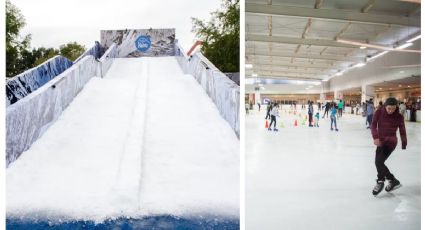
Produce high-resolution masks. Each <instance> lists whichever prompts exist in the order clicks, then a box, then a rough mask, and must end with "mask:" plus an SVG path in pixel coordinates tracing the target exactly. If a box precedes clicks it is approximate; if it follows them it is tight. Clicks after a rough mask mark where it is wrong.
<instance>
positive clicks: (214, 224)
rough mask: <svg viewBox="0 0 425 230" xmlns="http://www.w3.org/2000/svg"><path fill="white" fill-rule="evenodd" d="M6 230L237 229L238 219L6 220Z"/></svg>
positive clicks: (155, 217) (172, 217) (164, 217)
mask: <svg viewBox="0 0 425 230" xmlns="http://www.w3.org/2000/svg"><path fill="white" fill-rule="evenodd" d="M6 229H7V230H15V229H18V230H21V229H25V230H27V229H31V230H41V229H60V230H71V229H121V230H132V229H181V230H183V229H228V230H233V229H235V230H236V229H239V219H223V218H202V217H197V218H179V217H175V216H169V215H167V216H149V217H144V218H142V219H131V218H130V219H127V218H120V219H116V220H106V221H105V222H103V223H98V224H95V223H94V222H93V221H74V222H66V223H52V222H50V221H37V220H20V219H6Z"/></svg>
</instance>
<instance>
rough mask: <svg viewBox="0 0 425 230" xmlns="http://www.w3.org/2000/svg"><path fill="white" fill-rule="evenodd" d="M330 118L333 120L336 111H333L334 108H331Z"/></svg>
mask: <svg viewBox="0 0 425 230" xmlns="http://www.w3.org/2000/svg"><path fill="white" fill-rule="evenodd" d="M331 117H333V118H335V117H336V109H335V107H333V108H332V109H331Z"/></svg>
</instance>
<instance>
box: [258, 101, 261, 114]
mask: <svg viewBox="0 0 425 230" xmlns="http://www.w3.org/2000/svg"><path fill="white" fill-rule="evenodd" d="M257 105H258V112H260V109H261V104H260V102H258V103H257Z"/></svg>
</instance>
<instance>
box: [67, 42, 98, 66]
mask: <svg viewBox="0 0 425 230" xmlns="http://www.w3.org/2000/svg"><path fill="white" fill-rule="evenodd" d="M103 53H104V49H103V47H102V46H101V45H100V43H99V42H98V41H95V45H94V46H92V47H91V48H90V49H87V50H86V51H85V52H84V53H83V54H81V55H80V56H79V57H78V58H77V59H75V61H74V63H77V62H79V61H80V60H81V59H83V58H84V57H85V56H89V55H92V56H94V57H95V58H97V59H99V58H100V57H101V56H102V55H103Z"/></svg>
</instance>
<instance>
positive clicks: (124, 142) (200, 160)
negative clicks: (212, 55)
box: [6, 57, 239, 223]
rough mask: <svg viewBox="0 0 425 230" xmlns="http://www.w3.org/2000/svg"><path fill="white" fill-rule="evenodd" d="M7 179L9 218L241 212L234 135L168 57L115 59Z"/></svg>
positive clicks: (235, 215) (8, 172)
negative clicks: (106, 71) (103, 74)
mask: <svg viewBox="0 0 425 230" xmlns="http://www.w3.org/2000/svg"><path fill="white" fill-rule="evenodd" d="M6 179H7V187H6V192H7V209H6V211H7V217H8V218H18V219H19V218H27V219H36V220H37V219H39V220H44V219H48V220H52V221H53V222H55V221H60V222H61V221H69V220H83V221H84V220H90V221H95V222H102V221H104V220H105V219H111V218H112V219H114V218H121V217H124V218H142V217H144V216H155V215H170V216H178V217H190V216H195V217H200V216H201V217H202V216H207V215H211V216H215V217H217V218H219V217H224V218H228V219H235V220H237V223H238V219H239V140H238V138H237V137H236V135H235V133H234V132H233V130H232V129H231V127H230V126H229V125H228V124H227V123H226V121H225V120H224V119H222V118H221V116H220V114H219V111H218V110H217V108H216V106H215V105H214V103H213V102H212V101H211V99H210V98H209V97H208V96H207V94H206V93H205V92H204V90H203V89H202V87H201V86H200V85H199V84H198V83H197V82H196V80H195V79H194V78H193V77H192V76H190V75H184V74H183V72H182V70H181V68H180V66H179V65H178V63H177V60H176V59H175V57H160V58H158V57H156V58H125V59H115V60H114V63H113V65H112V66H111V69H110V70H109V72H108V73H107V75H106V76H105V78H103V79H100V78H92V80H90V82H88V83H87V85H86V86H85V88H84V89H83V90H82V92H81V93H80V94H79V95H78V96H77V97H76V98H75V99H74V101H73V102H72V103H71V104H70V106H69V107H68V108H67V109H66V110H65V111H64V112H63V114H62V115H61V117H60V118H59V120H58V121H57V122H56V123H55V124H53V125H52V126H51V127H50V128H49V129H48V130H47V131H46V133H44V135H43V136H42V137H41V138H40V139H39V140H37V141H36V142H35V143H34V144H33V146H32V147H31V148H30V149H29V150H28V151H26V152H25V153H23V154H22V156H21V157H20V158H19V159H18V160H17V161H15V162H13V163H12V164H11V165H10V166H9V168H8V169H7V170H6ZM49 223H50V222H49Z"/></svg>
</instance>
